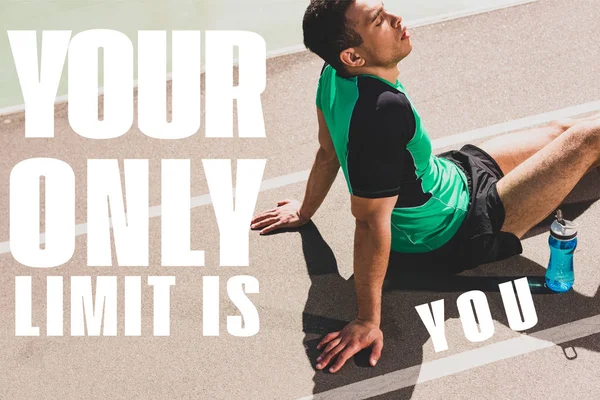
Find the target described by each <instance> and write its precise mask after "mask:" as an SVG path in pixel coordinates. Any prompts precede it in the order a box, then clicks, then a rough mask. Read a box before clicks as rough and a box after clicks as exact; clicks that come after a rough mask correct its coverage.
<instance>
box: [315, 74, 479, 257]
mask: <svg viewBox="0 0 600 400" xmlns="http://www.w3.org/2000/svg"><path fill="white" fill-rule="evenodd" d="M316 101H317V107H318V108H319V109H320V110H321V111H323V114H324V116H325V120H326V122H327V127H328V129H329V132H330V135H331V139H332V141H333V145H334V147H335V151H336V153H337V157H338V159H339V161H340V165H341V167H342V170H343V172H344V176H345V178H346V183H347V184H348V189H349V190H350V193H351V194H352V195H354V196H359V197H365V198H382V197H392V196H396V195H398V200H397V202H396V205H395V208H394V211H393V213H392V244H391V247H392V250H394V251H397V252H401V253H424V252H428V251H431V250H435V249H437V248H439V247H441V246H442V245H444V244H445V243H446V242H448V241H449V240H450V239H451V238H452V236H454V234H455V233H456V231H457V230H458V228H459V227H460V225H461V223H462V222H463V220H464V219H465V217H466V214H467V209H468V205H469V189H468V184H467V178H466V176H465V174H464V173H463V171H462V170H460V169H459V168H458V166H457V165H456V164H454V163H453V162H452V161H450V160H447V159H445V158H441V157H436V156H435V155H433V153H432V147H431V141H430V140H429V137H428V135H427V132H426V131H425V128H424V127H423V125H422V123H421V119H420V117H419V114H418V113H417V110H416V109H415V108H414V107H413V105H412V102H411V100H410V99H409V97H408V95H407V94H406V91H405V89H404V86H403V85H402V84H401V83H400V82H399V81H396V83H395V84H393V83H391V82H388V81H386V80H385V79H382V78H379V77H376V76H373V75H359V76H355V77H352V78H344V77H341V76H339V75H338V74H337V73H336V71H335V70H334V69H333V68H332V67H331V66H330V65H327V64H325V66H324V68H323V70H322V71H321V77H320V79H319V85H318V89H317V98H316Z"/></svg>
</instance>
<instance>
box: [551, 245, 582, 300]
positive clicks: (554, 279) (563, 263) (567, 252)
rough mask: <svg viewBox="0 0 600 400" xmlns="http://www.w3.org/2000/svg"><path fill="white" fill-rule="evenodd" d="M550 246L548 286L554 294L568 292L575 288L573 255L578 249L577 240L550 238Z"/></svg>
mask: <svg viewBox="0 0 600 400" xmlns="http://www.w3.org/2000/svg"><path fill="white" fill-rule="evenodd" d="M548 244H549V245H550V262H549V263H548V270H547V271H546V286H548V288H550V289H551V290H552V291H554V292H559V293H563V292H566V291H568V290H569V289H571V287H573V283H574V282H575V273H574V271H573V254H574V253H575V248H576V247H577V238H573V239H569V240H558V239H556V238H555V237H553V236H550V239H548Z"/></svg>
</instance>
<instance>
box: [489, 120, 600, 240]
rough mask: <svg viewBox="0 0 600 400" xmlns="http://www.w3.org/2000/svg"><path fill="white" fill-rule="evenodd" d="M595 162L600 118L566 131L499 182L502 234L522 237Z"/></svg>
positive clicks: (597, 160) (599, 149)
mask: <svg viewBox="0 0 600 400" xmlns="http://www.w3.org/2000/svg"><path fill="white" fill-rule="evenodd" d="M598 163H600V119H598V120H594V121H587V122H581V123H578V124H576V125H574V126H573V127H571V128H569V129H568V130H567V131H566V132H564V133H563V134H562V135H560V136H559V137H557V138H556V139H555V140H553V141H551V142H550V143H549V144H548V145H546V146H544V147H543V148H542V149H541V150H539V151H538V152H537V153H535V154H534V155H532V156H531V157H529V158H528V159H527V160H525V161H524V162H523V163H521V164H520V165H518V166H517V167H515V168H514V169H513V170H512V171H510V172H509V173H508V174H507V175H506V176H505V177H504V178H502V179H500V180H499V181H498V184H497V189H498V194H499V195H500V199H501V200H502V203H503V204H504V208H505V210H506V217H505V221H504V225H503V226H502V231H505V232H511V233H513V234H515V235H516V236H517V237H519V238H521V237H523V235H525V233H527V231H529V230H530V229H531V228H532V227H534V226H535V225H536V224H538V223H539V222H540V221H542V220H543V219H544V218H546V217H547V216H548V215H549V214H551V213H552V212H553V211H554V210H555V209H556V207H558V206H559V205H560V203H561V202H562V201H563V200H564V199H565V197H566V196H567V195H568V194H569V193H570V192H571V190H573V188H574V187H575V185H576V184H577V183H578V182H579V180H580V179H581V178H582V177H583V176H584V175H585V174H586V172H587V171H588V170H589V169H590V168H591V167H592V166H594V165H597V164H598Z"/></svg>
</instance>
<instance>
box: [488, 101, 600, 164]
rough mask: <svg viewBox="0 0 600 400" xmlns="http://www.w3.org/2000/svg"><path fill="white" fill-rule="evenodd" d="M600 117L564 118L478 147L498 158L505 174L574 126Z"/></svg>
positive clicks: (513, 133)
mask: <svg viewBox="0 0 600 400" xmlns="http://www.w3.org/2000/svg"><path fill="white" fill-rule="evenodd" d="M596 119H600V113H597V114H594V115H591V116H588V117H583V118H564V119H560V120H556V121H553V122H551V123H550V124H548V125H546V126H542V127H538V128H533V129H528V130H523V131H518V132H512V133H508V134H506V135H502V136H498V137H495V138H493V139H490V140H487V141H485V142H483V143H481V144H478V145H477V147H479V148H481V149H482V150H484V151H485V152H486V153H488V154H489V155H490V156H492V157H493V158H494V160H496V162H497V163H498V165H499V166H500V168H501V169H502V172H503V173H504V175H507V174H508V173H509V172H510V171H512V170H513V169H515V168H516V167H517V166H518V165H519V164H521V163H522V162H523V161H525V160H527V159H528V158H529V157H531V156H533V155H534V154H535V153H537V152H538V151H540V150H541V149H542V148H543V147H545V146H547V145H548V144H550V142H552V141H553V140H555V139H557V138H558V137H559V136H560V135H562V134H563V133H564V132H566V131H567V130H568V129H570V128H572V127H573V126H575V125H577V124H579V123H581V122H587V121H594V120H596Z"/></svg>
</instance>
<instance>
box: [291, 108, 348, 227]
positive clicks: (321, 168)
mask: <svg viewBox="0 0 600 400" xmlns="http://www.w3.org/2000/svg"><path fill="white" fill-rule="evenodd" d="M317 117H318V119H319V145H320V147H319V150H318V151H317V156H316V157H315V162H314V163H313V166H312V169H311V170H310V175H309V177H308V183H307V184H306V193H305V194H304V201H303V202H302V207H301V208H300V214H301V215H302V216H303V217H305V218H306V219H311V218H312V216H313V215H314V214H315V213H316V212H317V209H318V208H319V207H320V206H321V204H322V203H323V200H325V196H327V193H329V189H331V185H333V182H334V181H335V178H336V176H337V174H338V171H339V169H340V162H339V160H338V158H337V154H336V153H335V148H334V147H333V142H332V141H331V136H330V134H329V129H328V128H327V123H326V122H325V116H324V115H323V112H322V111H321V110H319V108H317Z"/></svg>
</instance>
